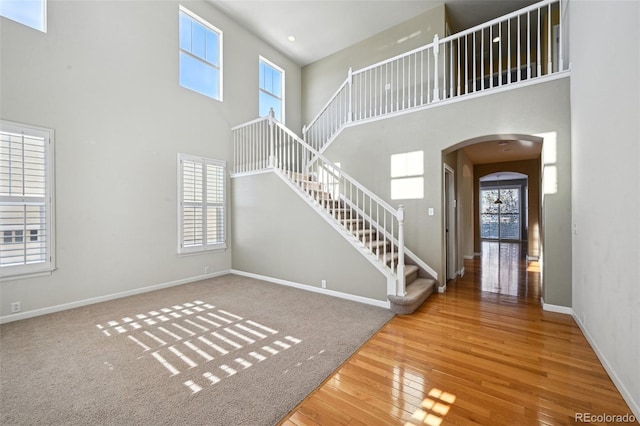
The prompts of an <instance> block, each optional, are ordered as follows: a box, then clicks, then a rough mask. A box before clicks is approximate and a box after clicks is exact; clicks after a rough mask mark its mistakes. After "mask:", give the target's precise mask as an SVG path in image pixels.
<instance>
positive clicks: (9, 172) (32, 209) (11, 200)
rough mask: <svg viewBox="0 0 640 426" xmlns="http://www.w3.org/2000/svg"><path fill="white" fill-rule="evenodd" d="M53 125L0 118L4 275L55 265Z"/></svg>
mask: <svg viewBox="0 0 640 426" xmlns="http://www.w3.org/2000/svg"><path fill="white" fill-rule="evenodd" d="M52 152H53V130H47V129H40V128H35V127H30V126H25V125H21V124H17V123H10V122H7V121H0V236H1V237H0V275H1V276H3V277H5V276H7V277H8V276H15V275H24V274H31V273H40V272H45V271H51V270H53V269H54V256H53V247H54V243H53V230H54V226H53V176H54V175H53V161H52V160H53V156H52Z"/></svg>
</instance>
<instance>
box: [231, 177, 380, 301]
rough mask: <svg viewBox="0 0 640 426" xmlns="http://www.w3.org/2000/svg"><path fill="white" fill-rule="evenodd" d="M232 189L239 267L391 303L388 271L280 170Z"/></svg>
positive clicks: (237, 180) (236, 180)
mask: <svg viewBox="0 0 640 426" xmlns="http://www.w3.org/2000/svg"><path fill="white" fill-rule="evenodd" d="M232 188H233V189H232V199H233V202H232V205H233V211H234V223H233V269H235V270H239V271H243V272H251V273H254V274H259V275H263V276H266V277H270V278H277V279H281V280H286V281H292V282H295V283H298V284H304V285H307V286H311V287H321V281H322V280H326V282H327V289H328V290H333V291H338V292H341V293H346V294H350V295H355V296H361V297H366V298H368V299H374V300H378V301H381V302H387V280H386V277H385V275H384V274H383V273H382V272H380V271H379V270H378V269H377V268H376V267H375V266H373V265H372V264H371V263H370V262H369V261H368V260H367V259H365V258H364V256H362V254H361V253H360V251H359V250H357V249H356V248H355V247H353V246H352V245H351V243H349V242H348V241H347V240H346V239H345V238H344V237H342V236H341V235H340V234H339V233H338V231H336V230H335V229H333V228H332V227H331V225H329V224H328V223H327V222H326V221H325V220H324V219H323V218H322V217H321V216H320V214H318V213H317V212H316V211H315V210H313V209H312V208H311V206H309V205H308V204H307V203H306V202H305V201H304V200H303V199H302V198H301V197H300V196H299V195H298V194H297V193H295V192H294V190H293V189H291V188H290V187H289V186H288V185H287V184H286V183H285V182H284V181H283V180H282V179H281V178H280V177H278V176H277V175H276V174H275V173H274V172H269V173H265V174H260V175H250V176H240V177H236V178H234V179H233V180H232Z"/></svg>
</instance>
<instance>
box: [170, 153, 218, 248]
mask: <svg viewBox="0 0 640 426" xmlns="http://www.w3.org/2000/svg"><path fill="white" fill-rule="evenodd" d="M226 167H227V166H226V163H225V162H224V161H219V160H210V159H207V158H201V157H194V156H191V155H186V154H178V171H179V181H178V187H179V192H180V193H179V197H178V200H179V204H180V205H179V211H178V232H179V235H178V253H181V254H182V253H192V252H200V251H205V250H217V249H224V248H226V241H225V232H226V217H225V216H226V215H225V188H226V182H225V176H226Z"/></svg>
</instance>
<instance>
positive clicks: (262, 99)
mask: <svg viewBox="0 0 640 426" xmlns="http://www.w3.org/2000/svg"><path fill="white" fill-rule="evenodd" d="M259 74H260V81H259V89H258V96H259V100H258V101H259V110H258V114H259V116H260V117H264V116H267V115H269V110H270V109H271V108H273V113H274V117H275V119H276V120H278V121H280V122H282V123H284V120H283V117H284V70H283V69H282V68H280V67H278V66H277V65H275V64H273V63H272V62H269V61H267V60H266V59H265V58H263V57H262V56H261V57H260V73H259Z"/></svg>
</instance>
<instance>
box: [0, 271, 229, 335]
mask: <svg viewBox="0 0 640 426" xmlns="http://www.w3.org/2000/svg"><path fill="white" fill-rule="evenodd" d="M229 273H231V271H230V270H224V271H218V272H212V273H210V274H204V275H197V276H195V277H189V278H183V279H181V280H176V281H169V282H166V283H161V284H155V285H150V286H147V287H142V288H136V289H133V290H127V291H122V292H119V293H113V294H107V295H105V296H98V297H92V298H89V299H83V300H78V301H75V302H69V303H63V304H61V305H55V306H49V307H46V308H40V309H34V310H31V311H25V312H20V313H17V314H11V315H5V316H2V317H0V324H5V323H8V322H12V321H18V320H22V319H27V318H33V317H37V316H40V315H46V314H52V313H54V312H60V311H66V310H68V309H73V308H79V307H81V306H87V305H93V304H94V303H100V302H107V301H109V300H114V299H120V298H123V297H127V296H133V295H136V294H141V293H147V292H150V291H154V290H160V289H163V288H169V287H175V286H177V285H182V284H188V283H192V282H195V281H201V280H205V279H208V278H214V277H219V276H221V275H226V274H229Z"/></svg>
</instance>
